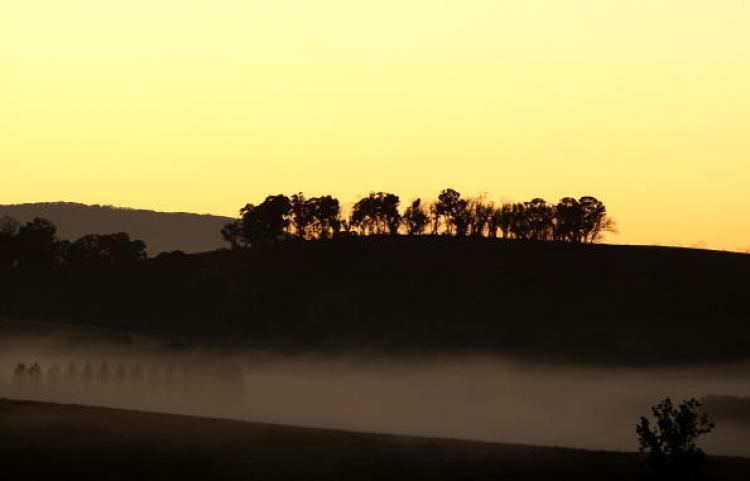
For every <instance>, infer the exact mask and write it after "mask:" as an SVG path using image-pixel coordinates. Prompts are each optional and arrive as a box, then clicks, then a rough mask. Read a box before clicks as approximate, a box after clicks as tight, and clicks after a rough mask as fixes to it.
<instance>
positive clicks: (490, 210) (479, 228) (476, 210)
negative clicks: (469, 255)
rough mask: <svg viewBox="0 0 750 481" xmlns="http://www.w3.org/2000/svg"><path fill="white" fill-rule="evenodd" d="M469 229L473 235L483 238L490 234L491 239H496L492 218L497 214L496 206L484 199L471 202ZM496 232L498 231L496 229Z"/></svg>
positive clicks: (469, 206)
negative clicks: (486, 233)
mask: <svg viewBox="0 0 750 481" xmlns="http://www.w3.org/2000/svg"><path fill="white" fill-rule="evenodd" d="M468 212H469V228H470V230H471V235H472V236H475V237H482V236H484V235H485V232H488V233H489V235H490V237H495V235H493V233H492V232H490V231H491V230H492V227H493V225H492V217H493V215H494V213H495V206H494V205H493V204H492V203H491V202H486V201H485V200H484V199H482V198H478V199H472V200H469V203H468ZM495 231H496V229H495Z"/></svg>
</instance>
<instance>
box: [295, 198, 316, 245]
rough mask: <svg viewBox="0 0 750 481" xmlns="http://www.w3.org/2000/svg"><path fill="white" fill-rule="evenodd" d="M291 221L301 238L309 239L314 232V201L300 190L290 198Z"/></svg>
mask: <svg viewBox="0 0 750 481" xmlns="http://www.w3.org/2000/svg"><path fill="white" fill-rule="evenodd" d="M290 206H291V222H292V225H293V226H294V232H295V233H296V234H297V236H299V238H300V239H309V238H310V237H311V236H312V235H313V234H312V233H311V232H310V230H311V228H312V225H313V222H314V221H315V218H314V214H313V212H312V209H311V207H312V202H310V201H308V200H307V199H305V195H304V194H303V193H302V192H300V193H298V194H294V195H293V196H292V197H291V198H290Z"/></svg>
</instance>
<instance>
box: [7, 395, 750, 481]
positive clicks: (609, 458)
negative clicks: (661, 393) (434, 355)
mask: <svg viewBox="0 0 750 481" xmlns="http://www.w3.org/2000/svg"><path fill="white" fill-rule="evenodd" d="M0 465H2V470H3V473H4V474H3V479H29V480H31V479H34V480H51V479H55V480H77V481H80V480H89V479H90V480H95V479H96V480H99V479H109V480H150V479H213V480H223V479H253V480H293V479H305V480H310V479H313V480H314V479H352V480H355V479H368V480H372V479H391V480H392V479H408V480H422V479H424V480H428V479H429V480H442V479H456V480H458V479H461V480H469V479H471V480H483V479H488V480H489V479H492V480H498V479H509V480H518V481H523V480H543V479H550V480H553V479H554V480H571V481H572V480H576V481H585V480H592V481H593V480H602V479H607V480H612V481H616V480H633V479H638V477H639V476H640V475H641V474H642V473H643V469H642V458H641V457H640V456H639V455H637V454H629V453H612V452H600V451H582V450H573V449H556V448H547V447H531V446H521V445H509V444H490V443H477V442H466V441H452V440H444V439H428V438H417V437H404V436H390V435H378V434H358V433H350V432H344V431H331V430H321V429H304V428H296V427H287V426H278V425H269V424H252V423H243V422H235V421H225V420H216V419H206V418H193V417H183V416H173V415H164V414H154V413H143V412H134V411H121V410H112V409H103V408H90V407H80V406H68V405H55V404H43V403H32V402H17V401H2V402H0ZM710 468H711V469H710V474H711V477H710V479H723V480H735V479H736V480H741V479H747V473H750V460H746V459H740V458H712V459H711V462H710Z"/></svg>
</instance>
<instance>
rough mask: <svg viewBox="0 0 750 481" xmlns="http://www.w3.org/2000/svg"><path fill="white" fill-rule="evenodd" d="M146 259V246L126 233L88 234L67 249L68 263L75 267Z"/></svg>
mask: <svg viewBox="0 0 750 481" xmlns="http://www.w3.org/2000/svg"><path fill="white" fill-rule="evenodd" d="M145 258H146V244H145V243H144V242H143V241H141V240H131V239H130V235H129V234H127V233H126V232H118V233H116V234H105V235H100V234H89V235H85V236H83V237H81V238H80V239H78V240H76V241H75V242H73V243H72V244H71V245H70V246H69V247H68V252H67V259H68V262H69V263H70V264H72V265H75V266H93V265H102V264H125V263H130V262H135V261H139V260H143V259H145Z"/></svg>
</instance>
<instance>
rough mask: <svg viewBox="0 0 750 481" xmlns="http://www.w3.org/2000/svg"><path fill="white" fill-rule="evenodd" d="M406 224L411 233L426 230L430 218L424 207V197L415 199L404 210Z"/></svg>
mask: <svg viewBox="0 0 750 481" xmlns="http://www.w3.org/2000/svg"><path fill="white" fill-rule="evenodd" d="M403 219H404V225H406V233H407V234H409V235H419V234H421V233H423V232H424V231H425V229H426V228H427V224H429V223H430V218H429V215H428V214H427V212H425V210H424V208H422V199H416V200H414V201H413V202H412V203H411V205H410V206H409V207H407V208H406V210H405V211H404V216H403Z"/></svg>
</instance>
